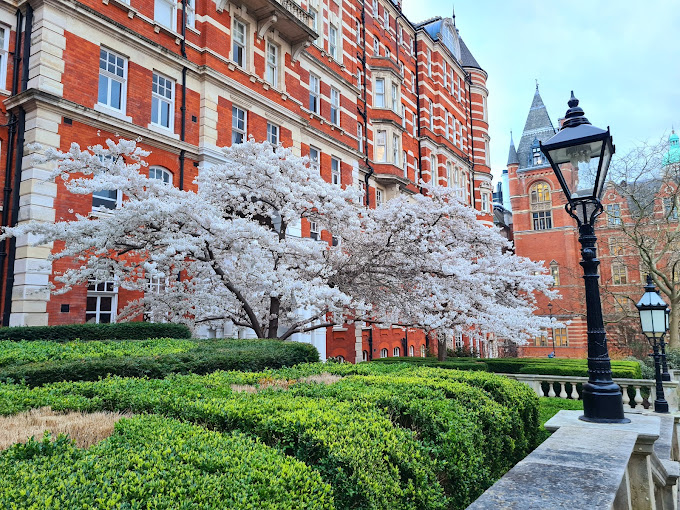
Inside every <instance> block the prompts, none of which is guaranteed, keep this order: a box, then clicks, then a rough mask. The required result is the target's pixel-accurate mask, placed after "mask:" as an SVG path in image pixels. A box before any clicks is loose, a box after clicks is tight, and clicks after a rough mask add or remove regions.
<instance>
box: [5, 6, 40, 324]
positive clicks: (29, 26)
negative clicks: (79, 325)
mask: <svg viewBox="0 0 680 510" xmlns="http://www.w3.org/2000/svg"><path fill="white" fill-rule="evenodd" d="M19 30H20V28H19V27H17V32H19ZM32 32H33V8H32V7H31V5H30V4H28V3H27V4H26V19H25V30H24V45H23V50H22V55H21V57H22V58H21V90H22V91H24V90H26V88H27V86H28V64H29V57H30V54H31V36H32ZM18 35H19V34H17V38H18ZM14 52H15V70H16V68H17V66H16V62H17V56H16V53H17V47H15V48H14ZM16 82H17V76H16V74H15V75H14V76H13V83H12V89H13V92H14V91H15V90H16ZM25 130H26V111H25V110H24V108H23V107H19V115H18V116H17V119H16V132H17V141H16V157H15V159H14V183H13V187H14V189H13V190H11V191H12V215H11V218H9V219H10V223H9V225H11V226H15V225H16V224H17V221H18V218H19V186H20V185H21V165H22V162H23V159H24V135H25ZM6 207H7V204H6V203H4V204H3V217H4V209H5V208H6ZM16 247H17V241H16V237H11V238H10V239H9V253H8V256H7V280H6V281H5V292H4V298H5V302H4V306H3V314H2V325H3V326H9V316H10V313H11V312H12V289H13V288H14V262H15V260H16Z"/></svg>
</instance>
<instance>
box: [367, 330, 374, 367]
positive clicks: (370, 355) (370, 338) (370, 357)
mask: <svg viewBox="0 0 680 510" xmlns="http://www.w3.org/2000/svg"><path fill="white" fill-rule="evenodd" d="M368 360H369V361H373V325H370V329H369V330H368Z"/></svg>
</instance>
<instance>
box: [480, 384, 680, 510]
mask: <svg viewBox="0 0 680 510" xmlns="http://www.w3.org/2000/svg"><path fill="white" fill-rule="evenodd" d="M583 379H585V378H583ZM581 414H582V412H581V411H560V412H559V413H557V414H556V415H555V416H554V417H553V418H551V419H550V420H549V421H548V422H547V423H546V425H545V427H546V429H548V430H550V431H553V432H554V433H553V434H552V436H550V437H549V438H548V439H547V440H545V441H544V442H543V444H541V445H540V446H539V447H538V448H536V450H534V451H533V452H532V453H531V454H529V455H528V456H527V457H526V458H525V459H524V460H522V461H521V462H519V463H518V464H517V465H516V466H515V467H514V468H512V469H511V470H510V471H508V472H507V473H506V474H505V476H503V478H501V479H500V480H499V481H498V482H496V483H495V484H494V485H493V486H492V487H491V488H489V489H488V490H487V491H486V492H485V493H484V494H482V496H480V497H479V498H478V499H477V500H476V501H475V502H474V503H472V505H470V506H469V507H468V510H492V509H493V510H496V509H500V508H502V509H508V510H515V509H516V510H539V509H540V510H544V509H548V508H549V509H569V510H596V509H607V510H677V507H678V506H677V500H678V491H677V480H678V477H679V476H680V463H678V462H677V460H678V458H679V450H680V448H679V447H678V427H679V425H678V418H675V417H673V416H670V415H649V414H647V415H645V414H642V413H638V412H631V413H626V417H628V418H630V420H631V422H630V423H627V424H603V423H588V422H583V421H580V420H579V419H578V417H579V416H580V415H581Z"/></svg>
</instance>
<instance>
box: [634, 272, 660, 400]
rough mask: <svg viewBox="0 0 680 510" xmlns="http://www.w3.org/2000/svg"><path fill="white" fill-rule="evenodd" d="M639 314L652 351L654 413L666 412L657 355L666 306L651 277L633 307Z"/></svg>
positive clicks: (658, 356) (649, 276)
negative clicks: (654, 391) (654, 389)
mask: <svg viewBox="0 0 680 510" xmlns="http://www.w3.org/2000/svg"><path fill="white" fill-rule="evenodd" d="M635 306H636V307H637V309H638V312H639V313H640V325H641V326H642V332H643V333H644V334H645V336H646V337H647V341H648V342H649V343H650V344H651V345H652V348H653V349H654V354H652V356H654V378H655V379H656V399H655V400H654V411H655V412H657V413H667V412H668V402H666V398H665V395H664V393H663V381H662V376H661V354H660V353H659V341H662V340H663V337H664V335H665V334H666V330H667V329H668V325H667V321H668V319H667V314H666V310H668V306H667V305H666V302H665V301H664V300H663V299H661V296H659V294H658V293H657V292H656V287H655V286H654V282H653V281H652V277H651V275H647V285H645V293H644V294H643V295H642V299H640V301H639V302H638V304H636V305H635Z"/></svg>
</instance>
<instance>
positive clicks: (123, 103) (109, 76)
mask: <svg viewBox="0 0 680 510" xmlns="http://www.w3.org/2000/svg"><path fill="white" fill-rule="evenodd" d="M102 53H106V54H107V58H106V63H107V69H102V67H101V62H102ZM109 55H113V56H114V57H115V59H116V64H115V67H116V69H117V68H118V67H119V66H118V59H122V69H121V70H122V73H123V76H120V75H118V73H117V72H111V71H109V70H108V64H109V63H110V62H109V58H110V57H109ZM102 77H104V78H106V80H107V82H106V83H107V87H106V90H107V98H106V102H105V103H103V102H101V101H100V100H99V95H100V92H101V91H100V90H99V88H98V89H97V103H98V104H100V105H101V106H104V107H105V108H108V109H110V110H114V111H117V112H122V113H125V111H126V108H127V78H128V59H127V57H124V56H123V55H121V54H120V53H116V52H115V51H113V50H110V49H108V48H105V47H100V48H99V85H98V87H101V79H102ZM112 81H115V82H118V83H120V108H117V107H115V106H112V105H111V86H110V84H111V82H112Z"/></svg>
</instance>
